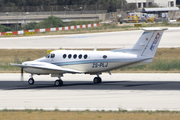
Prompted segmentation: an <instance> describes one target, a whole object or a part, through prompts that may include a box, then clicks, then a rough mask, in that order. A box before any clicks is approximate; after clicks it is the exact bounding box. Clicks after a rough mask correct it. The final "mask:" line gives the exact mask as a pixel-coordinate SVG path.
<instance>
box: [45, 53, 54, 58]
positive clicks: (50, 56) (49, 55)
mask: <svg viewBox="0 0 180 120" xmlns="http://www.w3.org/2000/svg"><path fill="white" fill-rule="evenodd" d="M54 57H55V54H54V53H50V54H48V55H47V56H46V58H54Z"/></svg>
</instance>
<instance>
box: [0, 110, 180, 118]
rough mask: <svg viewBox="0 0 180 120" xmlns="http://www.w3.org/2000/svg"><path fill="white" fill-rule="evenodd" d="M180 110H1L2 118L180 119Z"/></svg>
mask: <svg viewBox="0 0 180 120" xmlns="http://www.w3.org/2000/svg"><path fill="white" fill-rule="evenodd" d="M179 118H180V112H175V111H174V112H170V111H155V112H152V111H145V112H144V111H132V112H127V111H126V112H122V111H118V112H113V111H109V112H104V111H95V112H90V111H66V112H63V111H57V110H56V111H44V110H25V111H15V110H14V111H0V119H1V120H179Z"/></svg>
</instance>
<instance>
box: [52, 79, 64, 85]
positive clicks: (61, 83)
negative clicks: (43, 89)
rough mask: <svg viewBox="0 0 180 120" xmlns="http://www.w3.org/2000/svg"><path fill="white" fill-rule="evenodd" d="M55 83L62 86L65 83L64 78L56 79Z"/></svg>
mask: <svg viewBox="0 0 180 120" xmlns="http://www.w3.org/2000/svg"><path fill="white" fill-rule="evenodd" d="M54 85H55V86H62V85H63V81H62V80H56V81H55V82H54Z"/></svg>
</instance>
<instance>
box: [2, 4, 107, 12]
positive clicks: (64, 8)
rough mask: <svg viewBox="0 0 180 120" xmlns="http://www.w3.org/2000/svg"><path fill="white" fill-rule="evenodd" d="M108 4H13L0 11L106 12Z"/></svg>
mask: <svg viewBox="0 0 180 120" xmlns="http://www.w3.org/2000/svg"><path fill="white" fill-rule="evenodd" d="M108 7H109V6H108V5H102V4H93V5H56V6H14V7H0V12H49V11H94V10H97V11H98V10H101V11H102V10H105V11H106V12H107V9H108Z"/></svg>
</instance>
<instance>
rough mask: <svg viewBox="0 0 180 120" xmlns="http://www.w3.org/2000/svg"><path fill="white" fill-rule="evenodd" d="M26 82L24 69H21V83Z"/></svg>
mask: <svg viewBox="0 0 180 120" xmlns="http://www.w3.org/2000/svg"><path fill="white" fill-rule="evenodd" d="M23 80H24V75H23V68H21V81H23Z"/></svg>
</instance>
